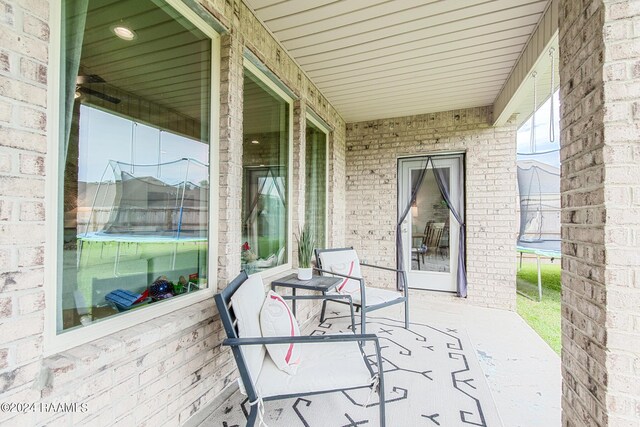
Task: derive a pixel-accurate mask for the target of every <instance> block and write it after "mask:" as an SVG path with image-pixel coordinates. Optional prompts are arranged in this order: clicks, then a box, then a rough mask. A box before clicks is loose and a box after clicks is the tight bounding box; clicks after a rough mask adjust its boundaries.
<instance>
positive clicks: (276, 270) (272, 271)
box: [238, 56, 294, 279]
mask: <svg viewBox="0 0 640 427" xmlns="http://www.w3.org/2000/svg"><path fill="white" fill-rule="evenodd" d="M243 70H247V71H249V72H250V73H251V74H252V75H253V76H254V77H256V78H257V79H259V80H260V81H261V82H262V83H264V84H265V85H266V86H267V87H268V88H269V89H271V90H272V91H273V92H275V93H276V95H278V96H279V97H280V98H282V100H283V101H285V102H287V103H288V104H289V124H288V131H289V134H288V140H289V141H288V142H289V144H288V146H287V147H288V153H287V162H288V164H287V243H286V244H287V252H286V253H287V262H286V263H284V264H282V265H278V266H275V267H271V268H269V269H266V270H263V271H259V272H257V274H260V276H261V277H262V278H263V279H267V278H269V277H272V276H275V275H278V274H280V273H283V272H286V271H288V270H291V269H292V268H293V262H292V259H291V258H292V257H293V248H292V246H293V245H292V243H293V220H292V213H293V209H292V207H291V201H292V200H293V101H294V99H293V98H292V97H291V96H290V95H289V94H288V93H286V92H285V91H284V90H282V88H281V87H280V86H279V85H278V84H277V83H276V82H274V81H273V79H272V78H271V77H270V76H268V75H267V74H265V73H264V72H263V71H262V70H260V68H258V67H257V66H256V65H255V64H254V63H253V62H252V61H251V59H249V58H247V57H246V56H245V57H244V58H243ZM242 78H243V84H244V73H243V77H242ZM242 120H243V123H244V112H243V118H242ZM242 169H243V172H242V173H243V174H244V165H243V166H242ZM240 191H241V193H242V190H240ZM241 197H244V194H241ZM240 240H242V236H240ZM238 255H240V254H238Z"/></svg>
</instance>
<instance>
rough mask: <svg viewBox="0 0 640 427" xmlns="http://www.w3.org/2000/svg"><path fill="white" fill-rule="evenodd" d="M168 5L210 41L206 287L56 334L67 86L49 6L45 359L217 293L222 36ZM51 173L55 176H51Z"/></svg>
mask: <svg viewBox="0 0 640 427" xmlns="http://www.w3.org/2000/svg"><path fill="white" fill-rule="evenodd" d="M165 1H166V4H167V5H168V6H169V7H171V8H173V9H174V10H175V11H176V12H177V13H178V14H180V15H182V16H183V17H184V18H185V19H187V20H188V21H189V22H191V23H192V24H193V25H194V26H196V27H197V28H198V29H199V30H200V31H202V32H203V33H204V34H205V35H206V36H207V37H209V38H210V39H211V80H210V82H211V83H210V84H211V88H210V96H211V105H210V116H209V129H210V132H209V182H210V190H209V224H208V225H209V235H208V241H207V245H208V246H207V255H208V256H207V258H208V260H207V262H208V265H209V268H208V272H209V277H208V278H207V288H206V289H202V290H200V291H198V292H194V293H192V294H187V295H183V296H181V297H180V298H175V299H169V300H166V301H163V302H162V303H161V304H153V305H150V306H148V307H143V308H142V309H141V310H134V311H132V312H129V313H121V314H119V315H117V316H113V317H109V318H105V319H104V320H100V321H98V322H95V323H92V324H90V325H87V326H83V327H81V328H76V329H72V330H68V331H62V332H60V333H58V332H57V324H58V319H59V316H61V313H58V304H59V302H60V298H61V295H60V292H59V289H58V285H59V283H60V281H61V280H62V268H61V260H62V249H61V248H60V242H61V239H62V229H61V227H60V225H61V222H62V215H61V213H60V208H61V206H63V203H64V200H63V198H64V193H63V191H62V188H63V182H62V179H61V176H62V174H61V171H62V167H63V165H64V162H65V161H66V159H63V158H62V155H63V154H62V150H61V146H62V126H61V122H60V121H61V118H62V116H61V115H62V114H63V112H64V82H63V78H64V76H63V75H62V63H61V60H62V40H63V34H62V29H63V25H62V2H57V1H56V2H50V3H51V5H50V16H51V21H50V26H51V40H50V56H49V58H50V59H49V72H50V75H49V79H50V80H49V82H50V83H49V85H48V89H47V99H48V101H47V118H48V120H47V152H48V153H49V155H47V160H46V170H47V171H49V172H48V173H47V176H46V179H45V190H46V194H45V199H44V203H45V207H46V212H47V215H46V217H45V230H46V231H45V233H46V234H45V262H44V276H45V277H44V284H43V286H44V291H45V312H44V333H43V335H44V343H43V352H44V356H45V357H47V356H51V355H53V354H56V353H59V352H61V351H64V350H68V349H70V348H73V347H77V346H80V345H83V344H86V343H88V342H90V341H93V340H96V339H98V338H102V337H105V336H107V335H111V334H113V333H115V332H118V331H121V330H124V329H128V328H132V327H135V326H137V325H140V324H142V323H144V322H146V321H149V320H151V319H154V318H158V317H161V316H164V315H166V314H169V313H171V312H174V311H176V310H180V309H183V308H186V307H188V306H191V305H193V304H196V303H198V302H201V301H204V300H206V299H209V298H211V297H212V296H213V295H214V293H215V292H216V290H217V267H216V266H217V265H218V261H217V258H218V203H219V201H218V194H219V189H218V185H219V157H220V156H219V151H220V150H219V132H220V129H219V117H220V33H219V32H217V31H216V30H215V29H214V28H213V27H212V26H211V25H210V24H209V23H207V22H206V21H205V20H204V19H203V18H201V17H200V16H199V15H198V14H197V13H196V12H195V11H194V10H192V9H191V8H190V7H189V6H187V5H186V4H184V3H183V2H182V1H180V0H165ZM52 171H53V173H52Z"/></svg>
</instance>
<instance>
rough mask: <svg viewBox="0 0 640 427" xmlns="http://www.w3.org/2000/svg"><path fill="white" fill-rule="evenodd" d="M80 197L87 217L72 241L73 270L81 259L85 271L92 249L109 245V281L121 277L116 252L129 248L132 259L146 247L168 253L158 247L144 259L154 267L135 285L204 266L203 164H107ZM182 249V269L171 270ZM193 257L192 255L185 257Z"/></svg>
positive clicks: (205, 184) (206, 185) (205, 200)
mask: <svg viewBox="0 0 640 427" xmlns="http://www.w3.org/2000/svg"><path fill="white" fill-rule="evenodd" d="M82 197H83V198H84V199H85V201H88V200H92V202H91V208H90V210H89V211H88V214H86V216H84V217H82V218H83V220H82V221H81V223H83V224H82V225H83V228H84V231H83V232H81V233H79V234H77V236H76V237H77V242H78V257H77V265H78V267H79V266H80V264H81V263H82V262H83V260H84V263H85V264H87V265H88V266H91V260H92V259H93V258H92V255H91V250H92V248H96V247H97V248H98V250H100V251H101V252H102V251H107V252H109V251H112V250H113V249H114V248H113V246H111V245H115V256H113V257H111V256H108V257H105V258H106V259H113V276H114V278H118V277H120V276H126V275H127V273H121V271H120V268H119V266H120V263H121V252H122V250H123V249H125V248H126V250H127V251H129V252H132V250H131V249H130V247H131V246H130V245H133V246H134V249H135V254H139V251H140V253H141V252H143V249H144V248H146V247H149V245H150V244H160V245H173V248H171V249H168V248H167V249H162V247H161V248H160V249H156V251H155V253H153V254H152V255H149V258H147V261H146V262H148V263H155V264H154V265H156V267H154V268H150V269H149V270H148V271H147V273H146V274H148V275H149V277H148V278H146V279H140V283H139V284H141V283H143V282H148V281H149V280H153V278H152V277H151V276H155V275H157V274H161V273H162V274H166V273H168V272H181V273H185V274H186V272H187V271H191V270H193V271H200V269H201V267H202V266H204V265H206V263H205V262H204V260H201V259H200V258H201V257H203V256H204V255H203V254H204V252H205V251H206V243H207V239H208V230H207V224H208V223H209V200H208V198H209V183H208V165H206V164H204V163H201V162H199V161H197V160H195V159H191V158H182V159H179V160H175V161H172V162H167V163H158V164H149V165H140V164H130V163H125V162H120V161H113V160H112V161H109V163H108V165H107V167H106V169H105V171H104V173H103V174H102V178H101V180H100V181H99V182H97V183H93V184H89V185H87V186H86V188H84V191H83V194H82ZM85 206H86V205H85ZM78 228H79V229H81V228H80V226H79V227H78ZM185 244H188V245H189V247H188V248H187V250H186V254H185V255H184V256H182V262H181V264H185V260H187V261H186V264H188V267H189V268H188V269H187V268H186V267H185V266H184V265H181V266H177V265H176V264H177V260H178V258H179V256H178V252H179V251H178V247H179V245H185ZM123 245H125V246H123ZM141 247H142V248H143V249H141ZM163 247H164V246H163ZM156 248H157V247H156ZM193 253H197V254H198V255H197V256H193V255H189V254H193ZM98 256H100V258H101V259H102V255H96V257H98ZM165 259H166V261H164V260H165ZM143 262H144V260H143ZM159 266H161V267H162V268H160V267H159ZM182 270H185V271H184V272H183V271H182ZM95 279H96V278H94V280H95Z"/></svg>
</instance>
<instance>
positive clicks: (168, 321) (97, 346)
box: [37, 298, 216, 397]
mask: <svg viewBox="0 0 640 427" xmlns="http://www.w3.org/2000/svg"><path fill="white" fill-rule="evenodd" d="M214 315H216V312H215V309H214V305H213V301H212V299H210V298H206V299H205V300H203V301H200V302H198V303H195V304H192V305H189V306H187V307H184V308H180V309H176V310H174V311H172V312H170V313H168V314H165V315H160V316H159V317H156V318H153V319H150V320H148V321H145V322H142V323H136V324H135V325H134V326H131V327H129V328H126V329H123V330H120V331H117V332H114V333H112V334H109V335H106V336H104V337H102V338H98V339H96V340H94V341H91V342H88V343H86V344H81V345H79V346H77V347H74V348H71V349H68V350H64V351H61V352H59V353H56V354H54V355H51V356H49V357H46V358H45V359H44V360H43V368H42V372H41V374H40V377H39V380H38V384H37V387H38V388H39V389H40V390H42V391H43V397H44V396H45V395H48V393H49V392H50V391H51V390H52V389H53V387H55V388H56V389H57V388H58V387H60V386H61V385H64V384H66V383H68V382H70V381H73V380H74V379H78V378H81V377H85V376H87V375H89V374H91V373H94V372H99V371H101V370H104V369H105V368H106V367H107V366H109V365H112V364H115V363H117V362H118V361H130V360H135V358H137V357H139V356H143V355H144V354H138V353H139V350H141V349H147V348H148V349H151V348H153V347H154V346H155V345H156V344H158V343H161V342H166V341H167V340H168V339H169V338H170V337H172V336H173V335H175V334H176V333H178V332H180V331H185V330H186V329H188V328H190V327H193V326H195V325H197V324H198V323H201V322H203V321H205V320H207V319H210V318H212V317H213V316H214Z"/></svg>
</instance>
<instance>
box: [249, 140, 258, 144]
mask: <svg viewBox="0 0 640 427" xmlns="http://www.w3.org/2000/svg"><path fill="white" fill-rule="evenodd" d="M251 143H252V144H260V141H258V140H256V139H254V140H253V141H251Z"/></svg>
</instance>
